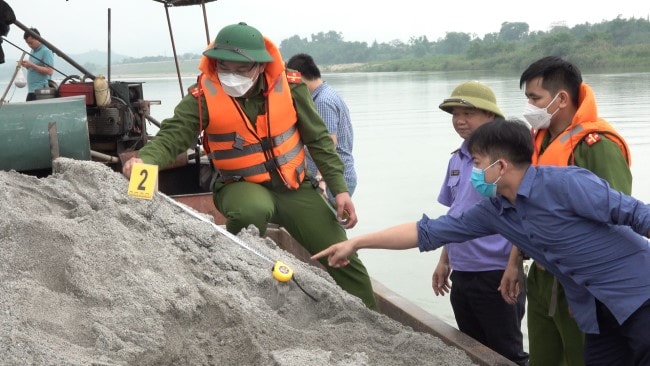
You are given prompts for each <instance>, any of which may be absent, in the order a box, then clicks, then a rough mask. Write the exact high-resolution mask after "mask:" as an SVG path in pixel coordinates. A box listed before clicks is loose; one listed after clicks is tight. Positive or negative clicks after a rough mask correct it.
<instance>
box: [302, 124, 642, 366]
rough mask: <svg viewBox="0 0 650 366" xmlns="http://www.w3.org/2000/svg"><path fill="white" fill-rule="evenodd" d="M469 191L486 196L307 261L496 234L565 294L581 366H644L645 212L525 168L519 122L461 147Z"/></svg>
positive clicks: (596, 189) (339, 260)
mask: <svg viewBox="0 0 650 366" xmlns="http://www.w3.org/2000/svg"><path fill="white" fill-rule="evenodd" d="M469 150H470V152H471V153H472V158H473V160H474V170H473V174H472V185H473V186H474V187H475V188H476V189H477V190H478V191H479V193H481V194H482V195H484V196H486V197H489V199H484V200H482V201H481V202H479V203H477V204H476V205H475V206H474V207H472V208H470V209H468V210H466V211H465V212H464V213H463V215H461V216H460V217H452V216H449V215H447V216H441V217H439V218H438V219H435V220H432V219H429V218H428V217H427V216H426V215H424V216H423V217H422V219H421V220H420V221H418V222H413V223H407V224H403V225H400V226H396V227H393V228H390V229H387V230H384V231H380V232H376V233H371V234H367V235H363V236H359V237H356V238H353V239H350V240H347V241H344V242H342V243H338V244H335V245H333V246H331V247H329V248H328V249H326V250H324V251H322V252H320V253H318V254H316V255H314V256H313V257H312V258H320V257H324V256H328V261H329V264H330V265H332V266H334V267H337V266H344V265H347V263H348V260H347V256H348V255H350V254H352V253H355V252H356V251H357V250H359V249H361V248H380V249H408V248H415V247H419V249H420V251H429V250H434V249H436V248H439V247H441V246H442V245H444V244H446V243H452V242H462V241H465V240H469V239H473V238H477V237H482V236H486V235H491V234H497V233H498V234H501V235H503V236H504V237H505V238H507V239H508V240H510V241H511V242H513V243H515V244H516V245H517V246H518V247H519V249H521V250H522V251H524V252H525V253H526V254H528V255H530V257H532V258H533V259H535V260H536V261H539V263H541V264H542V265H543V266H544V267H545V268H546V269H547V270H548V271H551V272H552V273H553V274H554V275H555V276H556V277H557V279H558V280H559V281H560V283H561V284H562V285H563V286H564V289H565V291H566V297H567V300H568V303H569V307H570V309H571V313H572V314H573V316H574V317H575V319H576V322H577V324H578V325H579V326H580V329H582V330H583V331H584V332H585V362H586V364H587V365H596V364H598V365H614V364H615V365H649V364H650V337H648V329H650V245H649V242H648V240H647V239H646V238H644V237H643V236H642V235H644V236H650V205H646V204H644V203H643V202H641V201H639V200H636V199H634V198H633V197H630V196H627V195H625V194H623V193H621V192H619V191H616V190H613V189H611V188H610V187H609V184H608V183H607V182H606V181H604V180H602V179H600V178H598V177H597V176H596V175H594V174H593V173H591V172H590V171H588V170H586V169H583V168H579V167H574V166H571V167H554V166H541V167H537V168H536V167H533V166H532V165H531V161H532V160H531V157H532V152H533V145H532V138H531V135H530V131H529V128H528V126H526V125H525V124H523V122H520V121H517V120H514V121H494V122H490V123H487V124H485V125H483V126H481V127H479V128H478V129H477V130H476V131H475V132H474V133H473V134H472V136H471V137H470V139H469Z"/></svg>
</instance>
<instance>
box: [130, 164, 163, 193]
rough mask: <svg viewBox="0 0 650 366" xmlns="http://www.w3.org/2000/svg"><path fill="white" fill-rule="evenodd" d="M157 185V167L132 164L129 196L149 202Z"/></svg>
mask: <svg viewBox="0 0 650 366" xmlns="http://www.w3.org/2000/svg"><path fill="white" fill-rule="evenodd" d="M157 183H158V165H152V164H142V163H137V164H133V168H132V169H131V179H129V192H128V194H129V196H133V197H136V198H143V199H147V200H150V199H152V198H153V194H154V193H155V191H156V187H157Z"/></svg>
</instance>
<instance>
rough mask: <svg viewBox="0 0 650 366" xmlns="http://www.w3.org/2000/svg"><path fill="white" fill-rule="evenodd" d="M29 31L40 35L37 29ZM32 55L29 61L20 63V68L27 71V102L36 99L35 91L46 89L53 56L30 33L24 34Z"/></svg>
mask: <svg viewBox="0 0 650 366" xmlns="http://www.w3.org/2000/svg"><path fill="white" fill-rule="evenodd" d="M29 30H30V31H31V32H33V33H35V34H37V35H39V36H40V35H41V33H39V31H38V29H36V28H29ZM23 38H24V39H25V42H27V45H28V46H29V48H31V49H32V53H31V54H30V55H29V60H24V61H22V63H21V64H22V66H23V67H24V68H26V69H27V98H26V100H27V101H28V102H29V101H31V100H35V99H36V93H35V91H36V89H40V88H47V87H48V83H49V81H50V79H51V78H52V74H53V73H54V69H53V68H52V66H53V65H54V54H53V53H52V51H51V50H50V49H49V48H47V47H46V46H45V45H44V44H42V43H41V42H40V41H39V40H38V39H36V38H34V36H33V35H32V33H30V32H25V35H24V36H23Z"/></svg>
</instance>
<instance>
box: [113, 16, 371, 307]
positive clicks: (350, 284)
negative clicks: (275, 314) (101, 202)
mask: <svg viewBox="0 0 650 366" xmlns="http://www.w3.org/2000/svg"><path fill="white" fill-rule="evenodd" d="M199 69H200V70H201V71H202V74H201V75H199V79H198V83H197V84H196V85H193V86H192V87H190V93H189V94H188V95H187V96H185V97H184V98H183V99H182V100H181V102H180V103H179V104H178V105H177V106H176V108H175V110H174V116H173V117H171V118H168V119H166V120H164V121H163V122H162V124H161V128H160V131H159V132H158V134H157V135H156V137H155V139H153V140H152V141H150V142H149V143H147V144H146V145H145V146H144V147H143V148H142V149H141V150H140V151H139V156H138V157H137V158H131V159H129V160H128V161H126V162H125V163H124V166H123V173H124V174H125V175H126V176H127V177H129V176H130V175H131V169H132V166H133V164H134V163H137V162H139V163H142V162H144V163H147V164H156V165H159V166H161V167H164V166H166V165H168V164H170V163H171V162H173V161H174V160H175V159H176V157H177V155H179V154H181V153H183V152H185V151H187V149H188V148H190V147H192V146H194V144H195V141H196V138H197V136H198V135H199V133H200V132H203V146H204V148H205V149H206V152H207V154H208V157H209V158H210V159H211V161H212V164H213V165H214V166H215V167H216V169H217V172H218V174H216V175H215V179H214V180H213V182H212V191H213V194H214V203H215V206H216V207H217V209H218V210H219V212H221V213H222V214H223V215H224V216H225V217H226V220H227V222H226V228H227V229H228V231H229V232H231V233H234V234H236V233H238V232H239V231H240V230H241V229H244V228H247V227H248V226H249V225H251V224H252V225H255V226H256V227H257V228H258V229H259V230H260V234H261V235H263V234H264V233H265V232H266V229H267V225H268V224H269V222H273V223H276V224H279V225H281V226H283V227H284V228H285V229H287V231H288V232H289V233H290V234H291V235H292V236H293V237H294V238H295V239H296V240H297V241H298V242H299V243H300V244H301V245H302V246H304V247H305V249H307V250H308V251H309V252H311V253H316V252H318V251H320V250H322V249H324V248H326V247H328V246H329V245H331V244H332V243H336V242H339V241H342V240H345V238H346V232H345V229H344V228H352V227H354V225H356V223H357V215H356V212H355V209H354V204H353V203H352V200H351V198H350V194H349V192H348V188H347V186H346V184H345V180H344V178H343V162H342V161H341V158H340V157H339V155H338V154H337V153H336V147H335V146H334V142H333V141H332V138H331V137H330V134H329V132H328V131H327V128H326V127H325V123H323V120H322V119H321V117H320V116H319V115H318V111H317V110H316V107H315V106H314V102H313V101H312V99H311V95H310V94H309V90H308V89H307V86H306V85H305V83H304V82H302V80H301V78H300V77H287V74H286V73H285V67H284V61H283V59H282V56H281V55H280V51H279V50H278V48H277V47H276V46H275V44H273V42H272V41H271V40H269V39H268V38H266V37H263V36H262V34H261V33H260V32H259V31H258V30H257V29H255V28H253V27H251V26H249V25H247V24H246V23H239V24H232V25H228V26H226V27H224V28H223V29H221V30H220V31H219V33H218V34H217V37H216V39H215V41H214V42H213V43H212V44H211V45H210V46H209V48H208V50H206V51H205V52H204V53H203V57H202V59H201V61H200V64H199ZM304 146H307V147H308V148H309V151H310V152H311V155H312V157H313V158H314V161H315V162H316V165H317V166H318V168H319V171H320V172H321V174H322V175H323V179H324V180H325V181H326V182H327V186H328V187H329V189H330V190H331V192H332V193H333V194H334V197H335V205H336V211H337V213H336V215H335V214H333V213H332V211H331V208H330V205H329V203H328V202H327V200H325V199H323V197H322V195H321V194H320V193H319V192H318V191H317V190H315V189H314V188H313V186H312V184H311V182H309V180H308V179H305V162H304V160H305V152H304V151H305V149H304ZM344 212H345V215H344ZM346 216H347V219H344V217H346ZM351 260H352V266H351V267H350V268H347V269H344V270H341V269H336V268H331V267H329V266H327V262H326V261H322V263H323V264H324V265H326V267H327V270H328V272H329V273H330V275H331V276H332V277H333V278H334V280H335V281H336V282H337V283H338V285H339V286H341V287H342V288H343V289H344V290H346V291H348V292H349V293H351V294H353V295H355V296H357V297H359V298H361V300H362V301H363V302H364V303H365V304H366V306H368V307H369V308H372V309H376V307H377V305H376V302H375V298H374V293H373V289H372V286H371V282H370V277H369V276H368V273H367V270H366V268H365V266H364V265H363V263H362V262H361V260H360V259H359V258H358V257H354V258H352V259H351Z"/></svg>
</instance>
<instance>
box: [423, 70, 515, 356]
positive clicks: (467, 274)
mask: <svg viewBox="0 0 650 366" xmlns="http://www.w3.org/2000/svg"><path fill="white" fill-rule="evenodd" d="M439 108H440V109H442V110H443V111H445V112H447V113H450V114H451V122H452V125H453V126H454V129H455V130H456V133H458V135H459V136H460V137H461V138H462V139H463V143H462V144H461V145H460V147H459V148H458V149H457V150H456V151H454V152H453V153H452V155H451V158H450V160H449V165H448V167H447V174H446V176H445V180H444V182H443V184H442V188H441V189H440V194H439V195H438V202H440V203H441V204H443V205H445V206H447V207H449V211H448V212H447V213H448V214H449V215H452V216H454V217H458V216H461V215H462V214H463V212H464V211H465V210H466V209H468V208H470V207H472V206H473V205H474V204H475V203H477V202H479V201H480V200H481V199H483V196H481V195H480V194H479V193H478V192H477V191H476V189H474V187H472V184H471V183H470V177H471V174H472V167H473V164H472V156H471V154H470V152H469V150H468V149H467V139H469V137H470V136H471V134H472V133H473V132H474V130H476V129H477V128H479V127H480V126H482V125H484V124H486V123H488V122H491V121H493V120H494V119H495V118H503V112H501V109H500V108H499V107H498V106H497V100H496V96H495V95H494V92H493V91H492V89H490V88H489V87H488V86H487V85H485V84H483V83H481V82H478V81H467V82H464V83H461V84H459V85H458V86H456V88H454V90H453V91H452V92H451V96H450V97H449V98H446V99H445V100H443V102H442V103H441V104H440V106H439ZM511 249H512V244H511V243H510V242H509V241H508V240H506V239H505V238H504V237H503V236H501V235H490V236H486V237H483V238H477V239H472V240H468V241H466V242H463V243H453V244H447V245H445V246H444V247H443V248H442V253H441V254H440V260H439V261H438V265H437V266H436V269H435V270H434V272H433V277H432V281H431V282H432V283H431V285H432V287H433V292H434V293H435V294H436V295H438V296H439V295H443V296H444V294H445V293H449V300H450V302H451V306H452V308H453V310H454V317H455V318H456V324H458V329H459V330H460V331H461V332H463V333H465V334H467V335H469V336H470V337H472V338H474V339H476V340H477V341H479V342H481V343H482V344H484V345H486V346H487V347H489V348H491V349H492V350H494V351H495V352H497V353H499V354H500V355H502V356H503V357H506V358H507V359H509V360H510V361H512V362H514V363H516V364H518V365H527V364H528V354H527V353H526V352H524V345H523V335H522V333H521V320H522V319H523V317H524V313H525V311H526V291H525V290H523V291H521V292H520V293H519V294H518V295H517V296H516V297H515V298H514V303H513V304H509V303H507V302H506V301H505V300H504V299H503V298H501V294H500V293H499V291H497V289H498V288H499V285H500V283H501V278H502V277H503V276H504V273H508V275H509V276H514V277H515V278H516V277H517V276H518V275H519V273H520V270H519V269H518V267H519V266H520V264H521V262H520V261H514V262H513V264H512V266H513V268H508V262H509V257H510V253H511ZM513 255H516V254H513ZM521 273H522V274H523V270H522V271H521ZM449 279H451V280H452V285H450V284H449Z"/></svg>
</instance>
